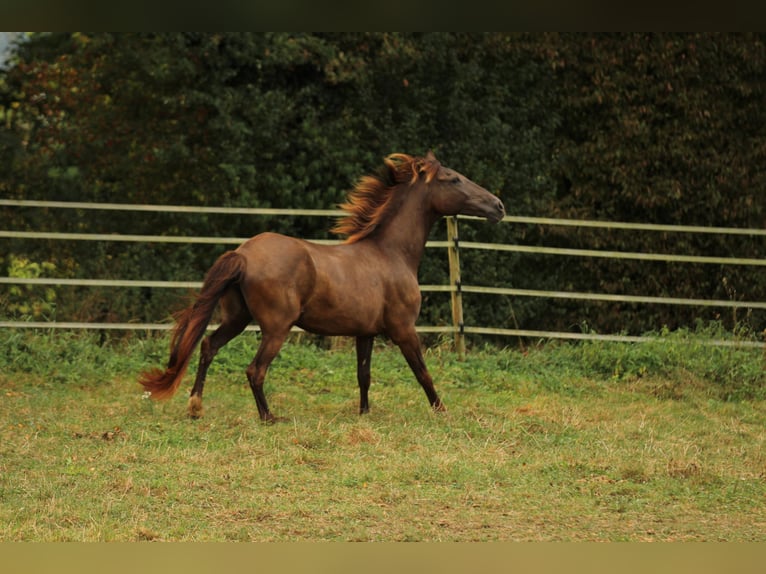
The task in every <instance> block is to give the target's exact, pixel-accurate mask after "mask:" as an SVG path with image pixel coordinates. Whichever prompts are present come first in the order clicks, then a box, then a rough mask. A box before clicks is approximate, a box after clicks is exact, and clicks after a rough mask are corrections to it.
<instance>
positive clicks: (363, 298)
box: [140, 152, 505, 421]
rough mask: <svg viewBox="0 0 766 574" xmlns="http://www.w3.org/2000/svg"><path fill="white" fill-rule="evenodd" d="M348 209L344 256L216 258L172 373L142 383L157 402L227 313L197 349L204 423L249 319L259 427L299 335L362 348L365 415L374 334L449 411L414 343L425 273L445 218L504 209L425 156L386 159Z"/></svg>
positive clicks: (273, 241)
mask: <svg viewBox="0 0 766 574" xmlns="http://www.w3.org/2000/svg"><path fill="white" fill-rule="evenodd" d="M341 208H342V209H343V210H345V211H346V213H347V215H346V216H345V217H344V218H343V219H341V220H340V221H339V223H338V225H337V226H336V227H335V228H334V229H333V231H334V232H335V233H338V234H342V235H346V236H347V240H346V241H345V243H342V244H340V245H332V246H326V245H318V244H315V243H310V242H308V241H303V240H301V239H295V238H292V237H286V236H284V235H277V234H274V233H262V234H260V235H257V236H255V237H253V238H252V239H249V240H248V241H246V242H245V243H243V244H242V245H240V246H239V247H238V248H237V249H236V250H234V251H228V252H226V253H224V254H223V255H221V257H220V258H219V259H218V260H217V261H216V262H215V263H214V264H213V266H212V267H211V268H210V270H209V271H208V272H207V275H206V276H205V281H204V283H203V285H202V290H201V292H200V293H199V295H198V296H197V299H196V301H195V303H194V304H193V305H191V306H190V307H188V308H187V309H185V310H183V311H181V312H180V313H179V314H178V315H177V317H176V321H177V323H176V326H175V330H174V332H173V336H172V341H171V345H170V359H169V361H168V366H167V369H165V370H164V371H163V370H161V369H154V370H151V371H148V372H146V373H144V374H143V375H142V376H141V378H140V383H141V384H142V385H143V386H144V388H145V389H146V390H147V391H150V392H151V396H152V398H157V399H163V398H168V397H170V396H171V395H172V394H173V393H174V392H175V391H176V389H177V388H178V385H179V384H180V383H181V379H182V377H183V375H184V373H185V372H186V368H187V367H188V365H189V360H190V359H191V356H192V354H193V352H194V349H195V347H196V346H197V343H198V342H199V341H200V339H202V337H203V335H204V333H205V329H206V327H207V324H208V322H209V321H210V318H211V316H212V314H213V311H214V309H215V307H216V305H218V304H219V303H220V305H221V308H222V311H223V313H222V315H223V318H222V321H221V324H220V326H219V327H218V328H217V329H216V330H215V332H213V333H212V334H211V335H210V336H208V337H206V338H205V339H204V340H203V341H202V349H201V354H200V360H199V370H198V371H197V378H196V381H195V382H194V387H193V388H192V391H191V398H190V399H189V414H190V415H191V416H193V417H198V416H201V414H202V388H203V385H204V382H205V375H206V373H207V370H208V367H209V366H210V363H211V361H212V360H213V357H215V355H216V353H217V352H218V350H219V349H220V348H221V347H222V346H223V345H225V344H226V343H227V342H228V341H230V340H231V339H232V338H234V337H235V336H237V335H238V334H240V333H241V332H242V331H243V330H244V329H245V327H246V326H247V325H248V324H249V323H250V322H251V321H252V320H255V321H256V322H257V323H258V324H259V325H260V327H261V332H262V339H261V343H260V346H259V347H258V352H257V353H256V355H255V359H254V360H253V362H252V363H250V366H249V367H248V368H247V379H248V381H249V383H250V388H251V389H252V391H253V396H254V397H255V403H256V405H257V407H258V414H259V415H260V418H261V420H264V421H271V420H274V416H273V415H272V414H271V412H270V411H269V407H268V403H267V402H266V397H265V395H264V392H263V382H264V379H265V378H266V371H267V369H268V368H269V365H270V364H271V361H272V360H273V359H274V357H275V356H276V355H277V353H278V352H279V349H280V348H281V347H282V344H283V343H284V341H285V338H286V337H287V334H288V333H289V332H290V329H291V327H292V326H293V325H297V326H298V327H300V328H302V329H304V330H306V331H309V332H311V333H318V334H322V335H347V336H352V337H356V356H357V379H358V382H359V392H360V405H359V410H360V412H361V413H366V412H368V411H369V403H368V399H367V392H368V389H369V387H370V357H371V355H372V343H373V338H374V337H375V336H376V335H378V334H383V335H386V336H388V337H389V338H390V339H391V340H392V341H393V342H394V343H395V344H396V345H398V346H399V348H400V349H401V351H402V354H403V355H404V357H405V359H406V360H407V363H408V364H409V366H410V368H411V369H412V371H413V372H414V374H415V377H416V378H417V380H418V382H419V383H420V385H421V386H422V387H423V390H424V391H425V393H426V395H427V396H428V401H429V402H430V403H431V406H432V407H433V409H434V410H437V411H441V410H444V406H443V404H442V402H441V400H440V399H439V396H438V395H437V394H436V390H434V385H433V381H432V380H431V376H430V375H429V374H428V370H427V369H426V365H425V362H424V361H423V355H422V353H421V350H420V340H419V339H418V335H417V333H416V332H415V320H416V319H417V318H418V315H419V313H420V288H419V286H418V266H419V264H420V259H421V258H422V256H423V249H424V248H425V244H426V239H427V237H428V233H429V231H430V229H431V227H432V226H433V224H434V222H436V220H437V219H438V218H439V217H441V216H443V215H456V214H459V213H461V214H465V215H476V216H480V217H485V218H487V219H488V220H489V221H491V222H493V223H495V222H497V221H500V220H501V219H502V218H503V216H504V215H505V208H504V207H503V204H502V202H501V201H500V200H499V199H498V198H497V197H495V196H494V195H492V194H491V193H490V192H488V191H487V190H485V189H483V188H481V187H479V186H478V185H476V184H475V183H473V182H472V181H470V180H468V179H467V178H465V177H464V176H463V175H461V174H459V173H457V172H456V171H453V170H451V169H448V168H446V167H444V166H442V165H441V164H440V163H439V162H438V161H437V160H436V158H435V157H434V156H433V154H432V153H431V152H429V153H428V154H427V155H426V156H425V157H411V156H408V155H404V154H393V155H390V156H389V157H387V158H386V159H385V165H384V167H383V168H382V169H381V171H380V173H379V174H378V175H377V176H367V177H363V178H362V179H361V180H360V181H359V183H358V184H357V185H356V187H355V188H354V189H353V190H352V191H351V192H350V194H349V197H348V203H345V204H344V205H342V206H341Z"/></svg>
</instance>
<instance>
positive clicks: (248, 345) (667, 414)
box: [0, 331, 766, 541]
mask: <svg viewBox="0 0 766 574" xmlns="http://www.w3.org/2000/svg"><path fill="white" fill-rule="evenodd" d="M0 337H2V339H1V340H2V345H3V347H4V348H5V349H6V352H5V356H4V357H3V358H0V373H2V374H0V393H1V395H0V396H2V399H3V400H2V403H0V405H1V406H0V540H4V541H11V540H35V541H57V540H73V541H79V540H82V541H132V540H168V541H170V540H257V541H271V540H365V541H366V540H387V541H403V540H413V541H414V540H450V541H474V540H532V541H534V540H634V541H635V540H701V541H702V540H704V541H714V540H727V541H755V540H757V541H764V540H766V504H765V502H766V452H764V438H766V401H765V400H764V399H766V397H765V396H764V395H765V393H764V389H765V388H766V384H765V383H766V377H765V376H764V355H763V352H762V351H759V350H745V349H732V348H724V349H717V348H716V349H712V348H709V347H706V346H703V345H701V344H696V343H694V340H693V336H691V335H689V334H682V335H670V334H665V336H664V337H663V341H662V342H661V343H657V344H649V345H622V344H606V343H583V344H548V345H545V346H542V347H539V348H537V347H535V348H532V349H530V350H529V351H528V352H527V353H521V352H519V351H516V350H511V349H506V350H498V349H495V348H483V349H472V350H471V351H470V352H469V354H468V359H467V360H466V361H465V362H460V361H458V360H457V358H456V357H455V355H454V354H453V353H451V352H450V351H448V350H446V348H445V347H436V348H433V349H430V350H429V351H428V352H427V356H426V360H427V363H428V364H429V367H430V369H431V372H432V375H433V376H434V379H435V381H436V385H437V389H438V390H439V391H440V393H441V395H442V398H443V399H444V401H445V403H446V405H447V407H448V409H449V411H448V413H446V414H445V415H439V414H434V413H432V412H431V411H430V410H429V408H428V405H427V401H426V398H425V395H424V394H423V392H422V390H421V389H420V387H419V385H418V384H417V383H416V382H415V380H414V378H413V377H412V375H411V374H410V372H409V370H408V369H407V367H406V364H405V362H404V360H403V358H401V356H400V355H399V353H398V352H397V351H396V350H395V349H392V348H389V347H387V346H385V345H383V344H380V345H379V346H378V347H377V348H376V350H375V353H374V354H373V363H372V368H373V385H372V389H371V409H372V411H371V413H370V415H368V416H364V417H360V416H359V415H358V414H357V407H358V391H357V387H356V382H355V378H354V377H355V359H354V352H353V349H352V348H351V347H350V346H347V345H343V346H341V347H340V348H339V349H336V350H324V349H319V348H317V347H315V346H311V345H306V344H301V345H298V344H288V345H286V346H285V348H284V349H283V352H282V353H281V355H280V356H279V357H278V359H277V360H276V361H275V363H274V365H273V367H272V370H271V372H270V377H269V379H268V380H267V385H266V390H267V396H268V397H269V399H270V403H271V406H272V410H273V412H274V413H275V414H277V415H280V416H283V417H286V418H287V420H288V422H284V423H279V424H271V425H269V424H261V423H260V422H258V420H257V413H256V409H255V405H254V401H253V399H252V395H251V394H250V391H249V389H248V388H247V385H246V383H245V379H244V375H243V371H244V367H245V366H246V365H247V363H248V362H249V361H250V359H251V357H252V355H253V353H254V352H255V348H256V346H257V338H256V337H255V336H254V335H246V336H243V337H240V338H239V339H238V340H235V341H234V342H232V344H231V345H230V346H229V347H227V348H226V349H225V350H224V351H222V353H221V356H220V357H219V360H218V362H217V363H215V364H214V366H213V367H212V368H211V372H210V376H209V379H208V385H207V387H206V392H205V408H206V412H205V416H204V418H202V419H200V420H190V419H188V418H187V417H186V414H185V409H186V395H187V392H188V389H189V386H190V383H187V384H185V386H184V389H183V391H182V392H179V393H178V395H177V396H176V397H174V398H173V399H172V400H171V401H169V402H166V403H155V402H153V401H151V400H148V399H146V398H145V397H144V396H143V393H142V389H141V388H140V387H139V386H138V385H137V383H136V382H135V381H136V377H137V374H138V372H139V371H140V370H141V369H143V368H145V367H147V366H153V365H159V364H162V363H163V362H164V361H165V360H166V356H165V352H166V348H165V347H166V345H167V343H166V341H165V340H164V339H161V340H159V339H151V338H150V339H139V338H132V339H129V340H125V341H113V342H110V343H108V344H105V345H100V344H98V342H97V340H96V339H95V337H94V336H91V335H83V334H78V335H75V334H68V333H53V334H51V333H41V334H33V333H29V332H23V331H4V332H2V333H0ZM690 337H691V340H690ZM682 338H683V339H684V341H683V342H682V341H681V340H680V339H682ZM187 377H189V376H187Z"/></svg>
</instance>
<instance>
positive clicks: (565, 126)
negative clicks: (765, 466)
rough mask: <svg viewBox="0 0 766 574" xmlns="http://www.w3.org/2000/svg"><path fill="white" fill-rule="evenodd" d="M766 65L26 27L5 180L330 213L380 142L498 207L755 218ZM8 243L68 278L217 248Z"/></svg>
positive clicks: (604, 237)
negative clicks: (430, 157) (475, 185)
mask: <svg viewBox="0 0 766 574" xmlns="http://www.w3.org/2000/svg"><path fill="white" fill-rule="evenodd" d="M764 59H765V57H764V47H763V37H762V36H760V35H727V34H723V35H718V34H650V35H647V34H620V35H594V34H587V35H584V34H512V35H509V34H499V33H488V34H466V33H425V34H398V33H355V34H347V33H342V34H306V33H304V34H288V33H271V34H241V33H231V34H229V33H227V34H201V33H167V34H82V33H80V34H39V35H34V36H32V38H31V39H30V40H29V41H28V42H25V43H23V44H21V45H19V47H18V48H17V51H16V60H15V62H14V64H13V65H12V66H11V67H10V68H9V69H8V70H7V72H6V73H4V74H3V77H2V78H3V83H2V84H1V87H0V107H1V108H2V110H3V111H2V119H3V129H2V130H0V172H1V173H2V174H3V178H2V180H0V193H2V195H3V196H6V197H24V198H45V199H61V200H93V201H115V202H130V203H167V204H192V205H195V204H203V205H228V206H253V207H258V206H262V207H269V206H272V207H304V208H330V207H333V206H334V205H336V204H337V203H339V202H340V201H341V200H342V199H343V197H344V194H345V191H346V190H347V189H349V188H350V187H351V186H352V185H353V183H354V180H355V179H356V178H357V177H359V176H360V175H362V174H363V173H365V172H367V171H370V170H373V169H375V168H376V167H377V166H378V165H379V164H380V161H381V158H382V157H383V156H385V155H387V154H389V153H392V152H396V151H404V152H407V153H424V152H425V151H426V150H427V149H429V148H431V149H434V151H435V152H436V154H437V156H438V157H439V158H440V159H442V161H443V162H444V163H445V164H447V165H453V166H454V167H455V168H456V169H458V170H460V171H461V172H463V173H466V174H467V175H469V176H470V177H471V178H472V179H474V180H476V181H477V182H479V183H481V184H482V185H483V186H485V187H487V188H488V189H490V190H492V191H495V192H497V193H499V195H500V196H501V198H502V199H503V200H504V201H505V203H506V206H507V208H508V211H509V213H512V214H523V215H553V216H562V217H577V218H580V217H584V218H591V219H617V220H628V221H656V222H672V223H682V224H683V223H685V224H697V225H720V226H740V227H760V226H763V225H764V223H766V221H765V218H766V206H765V204H766V200H764V192H763V187H764V183H765V182H764V181H763V179H764V177H766V176H764V171H763V170H762V169H760V168H759V166H760V165H762V164H763V163H764V161H763V160H764V157H763V154H764V150H765V149H766V146H764V139H763V137H764V136H763V132H764V129H763V128H764V121H766V118H765V117H764V114H766V112H764V111H763V110H762V109H761V108H762V106H761V102H762V99H763V82H762V79H761V78H762V77H763V74H764ZM2 215H3V217H4V218H6V220H7V221H11V224H12V225H13V227H14V228H17V229H24V228H27V227H32V228H35V229H45V228H47V227H51V228H53V227H55V228H56V229H57V230H59V231H67V230H70V231H89V232H110V231H113V230H119V231H121V232H124V233H147V234H151V233H157V232H162V231H166V232H167V233H173V234H182V233H188V234H194V235H222V236H249V235H253V234H255V233H257V232H259V231H263V230H265V229H271V230H274V231H279V232H283V233H290V234H296V235H302V236H306V237H323V236H325V234H326V233H327V229H328V228H329V227H330V225H328V224H327V222H325V221H320V220H315V219H301V220H295V221H292V220H288V219H285V218H273V219H271V220H267V219H261V218H258V219H255V220H254V219H253V218H247V217H236V216H206V217H203V216H183V217H181V216H178V215H171V214H155V215H151V216H146V217H142V218H141V219H137V218H136V217H134V216H132V215H110V216H109V217H108V218H105V217H100V218H93V217H92V216H90V215H88V214H84V213H77V212H76V211H68V212H67V213H63V214H57V218H56V220H55V221H52V220H51V219H50V217H49V216H48V215H47V214H43V215H42V216H41V215H40V214H39V212H26V211H24V210H5V211H3V212H2ZM32 218H36V219H34V220H33V219H32ZM461 227H462V228H461V235H462V236H463V237H464V238H465V239H477V240H496V241H504V242H525V243H529V242H544V243H545V244H549V245H550V244H554V245H563V246H583V247H590V248H592V247H596V248H598V247H605V246H608V247H610V248H615V249H620V248H625V249H629V250H636V251H639V250H654V251H664V252H676V251H677V252H687V253H700V254H703V253H710V252H713V253H715V254H728V253H738V254H740V255H742V256H746V257H747V256H749V257H758V256H760V255H759V254H762V253H763V248H764V245H763V241H762V240H760V239H758V240H757V239H753V238H742V237H740V238H728V239H713V238H711V237H702V236H677V237H673V236H657V237H654V238H649V239H647V238H646V236H645V235H642V236H641V238H640V241H641V242H646V243H643V244H638V243H637V242H638V241H639V239H637V238H636V237H635V236H633V235H631V234H630V233H619V232H603V231H601V232H597V231H587V230H579V231H573V230H567V229H565V228H538V227H536V226H510V225H504V226H499V227H492V228H490V227H487V226H474V225H472V224H471V223H470V222H467V223H466V224H464V225H462V226H461ZM435 233H439V234H442V235H443V229H438V228H437V230H435ZM4 241H5V242H6V243H5V244H7V245H8V253H12V254H16V255H18V256H20V257H21V256H23V257H26V258H27V259H28V260H30V261H33V262H43V261H51V262H53V263H54V264H56V266H57V272H58V273H62V274H69V275H81V276H85V277H94V276H98V277H119V278H133V277H141V278H146V279H170V278H175V279H199V278H200V277H201V276H202V274H203V273H204V271H205V270H206V269H207V267H208V266H209V264H210V262H211V261H212V260H213V259H214V257H215V255H216V254H218V253H220V252H221V251H222V250H223V249H224V247H223V246H221V247H200V246H188V245H181V246H179V245H173V246H163V245H147V244H136V245H131V244H116V243H92V242H87V244H86V243H79V244H76V243H71V244H63V243H61V242H58V243H56V244H55V245H53V244H46V243H45V242H34V243H20V242H11V241H8V240H4ZM54 250H55V252H54ZM445 259H446V258H443V257H441V256H440V255H437V254H433V256H431V254H429V257H428V258H426V261H425V262H424V264H423V267H422V268H421V279H422V281H423V282H424V283H436V282H444V281H446V278H447V270H446V262H445ZM463 264H464V266H465V269H464V272H463V276H464V278H465V279H466V281H469V282H471V283H473V284H485V285H498V286H515V287H526V288H538V289H546V288H550V289H565V288H571V289H574V290H584V291H596V292H599V291H605V290H606V291H609V292H625V293H646V294H656V295H676V296H690V297H692V296H693V297H704V296H708V297H721V298H727V297H729V296H731V292H730V290H731V289H732V288H736V290H737V296H738V297H744V298H748V299H759V298H760V299H764V298H766V279H763V278H762V276H761V275H757V278H756V281H752V279H751V278H752V275H753V273H752V269H751V270H749V273H750V274H749V275H746V274H745V273H743V272H741V271H739V270H737V269H733V268H727V269H723V268H721V269H712V268H711V267H710V266H707V267H706V266H697V267H690V266H684V267H683V268H675V267H671V266H668V265H662V264H657V265H654V264H652V265H647V264H646V263H644V262H625V263H620V264H615V263H614V262H611V263H607V262H605V261H601V260H591V259H581V260H577V261H573V260H569V259H567V260H563V259H560V258H551V257H545V256H541V257H537V258H530V257H524V258H522V257H520V256H518V255H513V254H507V255H502V256H498V255H497V254H493V253H484V252H472V253H471V254H470V257H464V258H463ZM0 265H5V266H8V265H10V259H8V258H6V259H5V260H4V261H3V263H1V264H0ZM746 277H750V279H746ZM758 277H760V279H758ZM724 279H726V281H727V285H728V287H727V286H725V285H724V284H723V280H724ZM727 289H729V292H727ZM67 293H69V295H68V297H69V299H68V300H67V299H66V296H65V295H66V294H64V293H63V292H62V297H63V298H60V299H59V301H58V313H59V314H60V315H59V316H60V317H67V318H81V319H96V318H103V317H107V318H110V317H112V318H117V317H119V318H120V319H121V320H131V319H141V320H157V319H158V318H161V317H162V316H164V315H165V314H166V313H167V311H168V309H170V308H172V307H173V306H174V304H173V302H172V299H174V298H175V295H174V294H170V293H158V292H157V291H154V292H152V291H140V290H136V291H135V292H134V291H130V290H126V291H125V295H124V296H122V297H121V298H119V299H116V298H114V297H112V296H109V295H108V294H107V293H99V292H98V291H95V290H92V289H91V290H88V291H87V292H82V293H81V292H79V291H77V290H74V289H70V290H69V291H67ZM0 296H1V295H0ZM447 309H448V301H447V299H446V297H442V296H440V295H432V296H429V297H427V298H426V301H425V305H424V309H423V314H424V321H426V322H429V323H431V322H435V321H439V320H445V319H446V318H447V317H448V311H447ZM466 312H467V314H468V316H467V319H468V320H470V321H472V322H475V323H487V324H503V323H508V322H509V321H510V320H511V315H513V316H514V318H515V320H516V321H518V322H519V324H522V325H523V326H526V327H529V328H546V329H549V328H572V327H573V326H575V328H576V326H577V325H579V324H580V323H581V322H583V321H587V322H588V323H589V324H590V325H591V326H593V327H594V328H596V329H599V330H604V331H606V330H628V331H630V332H639V331H642V330H646V329H648V328H651V327H657V326H659V325H662V324H668V325H670V326H676V325H681V324H688V323H690V322H692V321H693V320H694V318H695V311H694V310H693V309H689V310H679V309H678V308H671V309H650V310H647V309H635V308H630V307H625V306H622V307H613V306H612V307H607V306H604V305H600V306H593V307H591V308H587V307H586V308H583V307H582V306H579V305H578V306H577V307H575V306H573V305H572V304H570V303H566V302H556V301H553V302H551V301H543V300H513V301H512V300H510V299H505V300H503V299H491V298H486V297H483V298H478V297H477V298H475V299H474V300H470V301H468V306H467V310H466ZM754 322H755V324H756V325H761V324H763V323H764V319H763V318H762V317H760V316H756V317H755V318H754Z"/></svg>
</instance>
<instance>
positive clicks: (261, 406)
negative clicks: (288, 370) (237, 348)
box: [247, 330, 289, 422]
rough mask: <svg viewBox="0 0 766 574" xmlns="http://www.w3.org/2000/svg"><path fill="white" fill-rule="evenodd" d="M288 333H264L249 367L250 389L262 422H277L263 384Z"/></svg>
mask: <svg viewBox="0 0 766 574" xmlns="http://www.w3.org/2000/svg"><path fill="white" fill-rule="evenodd" d="M288 332H289V330H288V331H285V332H284V333H283V334H279V335H275V334H273V333H268V334H267V333H265V332H264V333H263V339H261V344H260V345H259V346H258V352H257V353H256V354H255V359H253V362H252V363H250V366H249V367H247V380H248V382H249V383H250V389H251V390H252V391H253V397H254V398H255V405H256V406H257V407H258V416H259V417H260V418H261V420H262V421H266V422H272V421H275V420H277V419H276V417H275V416H274V415H272V414H271V412H269V404H268V403H267V402H266V395H265V394H264V392H263V383H264V381H265V380H266V372H267V371H268V370H269V365H271V362H272V361H273V360H274V357H276V356H277V353H279V350H280V349H281V348H282V344H283V343H284V342H285V339H286V338H287V333H288Z"/></svg>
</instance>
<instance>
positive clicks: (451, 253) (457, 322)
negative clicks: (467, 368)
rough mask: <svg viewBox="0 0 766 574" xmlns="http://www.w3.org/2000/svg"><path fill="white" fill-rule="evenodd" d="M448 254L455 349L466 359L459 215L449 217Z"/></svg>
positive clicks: (459, 355) (460, 356)
mask: <svg viewBox="0 0 766 574" xmlns="http://www.w3.org/2000/svg"><path fill="white" fill-rule="evenodd" d="M447 242H448V243H449V245H448V246H447V256H448V258H449V279H450V287H451V290H450V295H451V298H452V324H453V325H454V327H455V351H457V354H458V359H459V360H461V361H462V360H464V359H465V325H464V324H463V291H462V288H461V283H460V240H459V238H458V232H457V216H453V217H447Z"/></svg>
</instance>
